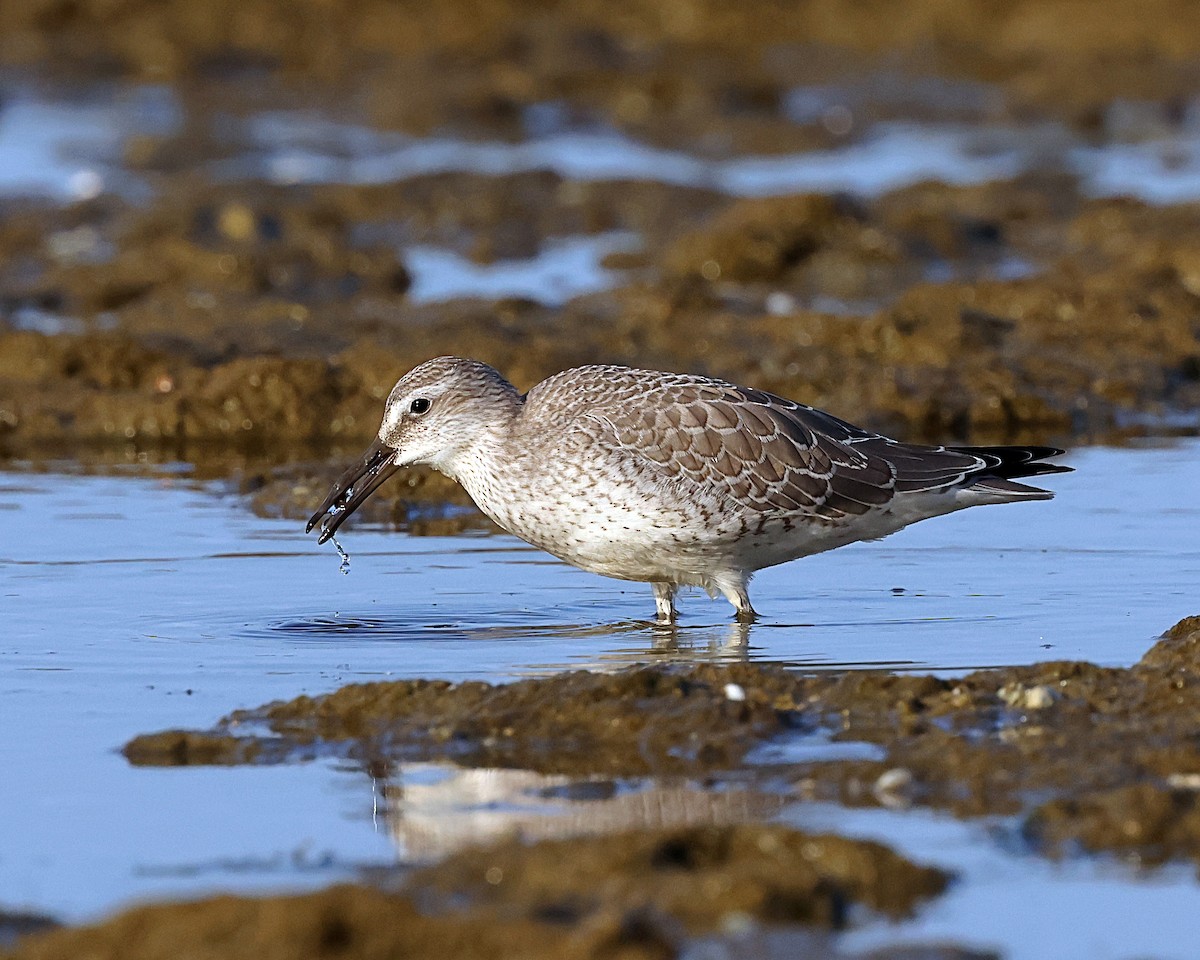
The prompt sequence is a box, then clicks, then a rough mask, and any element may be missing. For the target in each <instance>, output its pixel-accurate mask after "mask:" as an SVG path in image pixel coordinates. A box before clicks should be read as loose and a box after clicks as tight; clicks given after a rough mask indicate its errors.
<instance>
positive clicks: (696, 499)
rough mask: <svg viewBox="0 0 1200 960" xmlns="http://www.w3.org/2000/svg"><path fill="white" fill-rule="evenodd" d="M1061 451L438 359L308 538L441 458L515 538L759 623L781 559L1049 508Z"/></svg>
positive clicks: (735, 390) (781, 405) (721, 395)
mask: <svg viewBox="0 0 1200 960" xmlns="http://www.w3.org/2000/svg"><path fill="white" fill-rule="evenodd" d="M1060 453H1062V451H1061V450H1058V449H1055V448H1054V447H1041V446H1032V447H1013V446H1000V447H960V446H926V445H921V444H910V443H901V442H899V441H896V440H891V439H889V438H887V437H885V436H881V435H880V434H877V433H872V432H870V431H868V430H863V429H861V428H859V427H856V426H853V425H852V424H850V423H847V422H846V421H844V420H840V419H838V418H837V417H835V416H833V415H831V414H828V413H824V412H822V411H820V410H817V409H814V408H813V407H809V406H805V405H804V404H801V403H796V402H794V401H792V400H785V399H784V398H782V397H778V396H774V395H773V394H770V393H765V392H764V391H762V390H753V389H749V388H746V387H739V386H736V385H734V384H732V383H726V382H725V381H723V380H714V379H710V378H708V377H701V376H691V375H687V374H680V373H663V372H660V371H655V370H636V369H631V368H628V367H618V366H586V367H576V368H574V369H571V370H566V371H564V372H562V373H558V374H555V375H554V376H552V377H550V378H549V379H547V380H544V381H543V382H542V383H539V384H538V385H537V386H536V387H534V388H533V389H532V390H530V391H529V392H528V393H526V394H524V395H522V394H521V393H520V392H519V391H518V390H517V389H516V388H515V387H514V386H513V385H512V384H511V383H509V382H508V381H507V380H506V379H505V378H504V377H503V376H501V375H500V374H499V373H498V372H497V371H496V370H495V369H493V368H492V367H490V366H488V365H487V364H485V363H480V362H478V361H476V360H463V359H460V358H457V357H438V358H437V359H434V360H429V361H427V362H426V363H423V364H421V365H420V366H418V367H415V368H414V369H413V370H411V371H410V372H408V373H406V374H405V375H404V376H403V377H401V378H400V380H399V381H398V382H397V383H396V386H395V387H394V388H393V389H392V392H391V394H390V395H389V396H388V399H387V404H386V406H385V408H384V414H383V422H382V424H381V425H380V427H379V434H378V437H377V439H376V440H375V442H374V443H373V444H371V446H370V447H369V448H368V449H367V451H366V453H364V454H363V456H362V458H361V459H360V460H359V461H358V462H357V463H355V464H354V465H353V466H351V467H350V468H349V469H348V470H346V472H345V473H344V474H342V476H341V477H340V478H339V479H338V481H337V482H336V483H335V484H334V486H333V489H332V490H331V491H330V492H329V496H327V497H326V498H325V501H324V502H323V503H322V504H321V506H320V509H318V510H317V512H316V513H314V514H313V516H312V519H310V520H309V521H308V527H307V528H306V529H307V531H309V532H311V531H312V529H313V528H314V527H316V526H318V525H319V526H320V540H319V542H320V543H324V542H325V541H327V540H328V539H329V538H330V537H332V536H333V535H334V533H335V532H336V531H337V529H338V527H339V526H341V524H342V523H343V522H344V521H345V520H346V518H347V517H349V516H350V514H352V513H353V512H354V511H355V510H356V509H357V508H358V507H359V506H361V505H362V503H363V502H364V501H365V500H366V499H367V498H368V497H369V496H370V495H371V494H372V493H374V492H375V490H377V489H378V488H379V487H380V486H381V485H382V484H383V483H384V481H386V480H387V479H388V477H390V476H391V475H392V474H393V473H395V472H396V471H397V470H399V469H400V468H402V467H408V466H412V465H414V464H426V465H428V466H430V467H432V468H433V469H435V470H439V471H441V472H442V473H444V474H445V475H446V476H448V477H451V478H452V479H454V480H456V481H458V482H459V483H460V484H462V486H463V487H465V488H466V490H467V492H468V493H469V494H470V495H471V497H472V498H473V499H474V501H475V503H476V504H477V505H478V506H479V509H480V510H482V511H483V512H484V513H485V514H487V516H489V517H490V518H491V519H492V520H493V521H495V523H496V524H497V525H498V526H500V527H501V528H503V529H504V530H507V531H508V532H509V533H512V534H514V535H515V536H517V537H520V538H521V539H522V540H525V541H527V542H529V543H531V544H533V545H534V546H536V547H539V548H540V549H542V550H545V551H547V552H548V553H551V554H553V555H554V556H556V557H559V558H560V559H562V560H565V561H566V562H567V563H571V564H574V565H575V566H577V567H581V568H582V569H584V570H589V571H591V572H593V573H599V574H603V575H605V576H609V577H617V578H619V579H622V580H637V581H645V582H648V583H650V584H651V586H652V587H653V589H654V601H655V606H656V610H657V616H658V619H659V620H660V621H663V622H673V621H674V619H675V615H676V611H675V594H676V591H677V590H678V589H679V588H680V587H682V586H699V587H703V588H704V589H705V590H707V591H708V593H709V595H710V596H712V597H715V596H717V594H723V595H724V596H725V597H726V598H727V599H728V600H729V602H730V603H732V604H733V606H734V607H735V608H736V610H737V618H738V620H742V621H752V620H754V619H755V618H756V614H755V612H754V608H753V607H752V606H751V604H750V595H749V593H748V587H749V583H750V578H751V577H752V576H753V575H754V573H755V572H756V571H758V570H761V569H763V568H764V567H770V566H774V565H775V564H778V563H786V562H787V561H789V560H795V559H797V558H798V557H804V556H808V555H810V554H814V553H820V552H822V551H824V550H831V549H833V548H834V547H840V546H843V545H845V544H848V543H855V542H857V541H859V540H877V539H879V538H880V537H885V536H887V535H888V534H890V533H894V532H895V531H897V530H899V529H901V528H902V527H906V526H908V525H909V524H910V523H914V522H916V521H917V520H924V519H927V518H929V517H936V516H940V515H941V514H945V513H951V512H953V511H955V510H961V509H963V508H965V507H972V506H976V505H980V504H989V503H1013V502H1017V501H1024V500H1048V499H1050V498H1051V497H1053V496H1054V494H1053V493H1051V492H1050V491H1049V490H1043V489H1040V488H1038V487H1033V486H1028V485H1026V484H1023V483H1017V482H1016V480H1017V479H1018V478H1021V477H1033V476H1038V475H1041V474H1050V473H1064V472H1066V471H1068V470H1070V468H1069V467H1064V466H1059V465H1057V464H1051V463H1044V462H1043V461H1044V460H1045V459H1046V458H1048V457H1053V456H1056V455H1058V454H1060Z"/></svg>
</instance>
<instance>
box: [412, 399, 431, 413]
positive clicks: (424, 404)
mask: <svg viewBox="0 0 1200 960" xmlns="http://www.w3.org/2000/svg"><path fill="white" fill-rule="evenodd" d="M408 409H409V410H411V411H412V412H413V413H417V414H421V413H424V412H425V411H426V410H428V409H429V398H428V397H417V399H416V400H414V401H413V402H412V403H410V404H409V405H408Z"/></svg>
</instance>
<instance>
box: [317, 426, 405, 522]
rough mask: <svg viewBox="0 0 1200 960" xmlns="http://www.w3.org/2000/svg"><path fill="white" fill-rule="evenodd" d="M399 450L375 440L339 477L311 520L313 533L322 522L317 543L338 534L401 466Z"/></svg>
mask: <svg viewBox="0 0 1200 960" xmlns="http://www.w3.org/2000/svg"><path fill="white" fill-rule="evenodd" d="M395 457H396V451H395V450H393V449H392V448H391V447H389V446H386V445H385V444H384V443H383V442H381V441H379V440H376V441H375V442H374V443H373V444H371V446H370V447H368V448H367V452H366V453H364V454H363V455H362V456H361V457H360V458H359V459H358V461H357V462H356V463H355V464H354V465H353V466H352V467H350V469H348V470H347V471H346V472H345V473H343V474H342V475H341V476H340V477H338V479H337V482H336V483H335V484H334V485H333V489H332V490H330V491H329V496H327V497H326V498H325V500H324V501H323V502H322V503H321V506H320V509H318V510H317V512H316V513H314V514H313V515H312V516H311V517H310V518H309V520H308V526H306V527H305V528H304V532H305V533H311V532H312V528H313V527H315V526H316V525H317V524H320V525H321V536H320V537H319V538H318V540H317V543H324V542H325V541H326V540H328V539H329V538H330V537H332V536H333V535H334V534H335V533H337V528H338V527H340V526H341V525H342V523H343V521H345V519H346V518H347V517H348V516H350V514H352V513H353V512H354V511H355V510H357V509H358V508H359V507H361V506H362V505H363V503H364V502H366V499H367V497H369V496H370V495H371V494H373V493H374V492H375V491H376V490H378V489H379V487H380V486H381V485H382V484H383V482H384V481H385V480H387V478H388V477H390V476H391V475H392V474H393V473H395V472H396V471H397V470H399V469H400V467H399V465H398V464H397V463H396V462H395Z"/></svg>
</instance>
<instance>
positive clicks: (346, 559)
mask: <svg viewBox="0 0 1200 960" xmlns="http://www.w3.org/2000/svg"><path fill="white" fill-rule="evenodd" d="M329 539H330V540H332V541H333V545H334V546H335V547H337V552H338V556H339V557H341V558H342V565H341V566H340V567H338V569H339V570H341V571H342V573H344V574H348V573H349V572H350V554H348V553H347V552H346V551H345V550H343V549H342V545H341V544H340V543H338V542H337V537H330V538H329Z"/></svg>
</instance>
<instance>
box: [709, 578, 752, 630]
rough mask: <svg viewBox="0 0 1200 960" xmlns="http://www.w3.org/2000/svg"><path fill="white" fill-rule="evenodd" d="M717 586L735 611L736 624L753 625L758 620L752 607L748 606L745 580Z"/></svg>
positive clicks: (748, 594)
mask: <svg viewBox="0 0 1200 960" xmlns="http://www.w3.org/2000/svg"><path fill="white" fill-rule="evenodd" d="M717 586H718V587H719V588H720V590H721V592H722V593H723V594H725V599H726V600H728V601H729V602H730V603H732V604H733V606H734V608H735V609H736V610H737V619H738V623H753V622H754V621H755V620H757V619H758V614H757V613H755V612H754V607H752V606H750V593H749V591H748V590H747V586H748V584H747V582H746V580H736V581H733V582H732V583H718V584H717Z"/></svg>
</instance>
